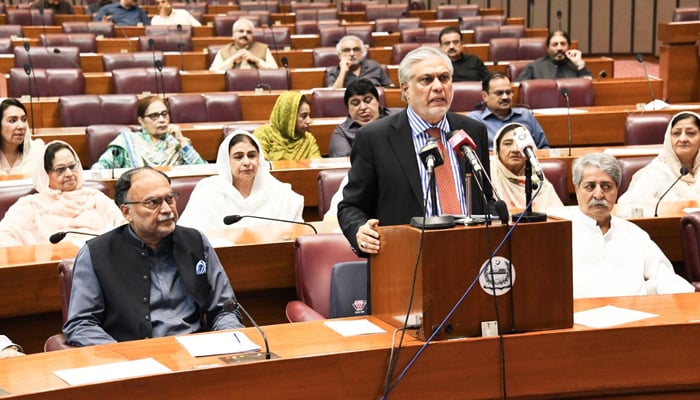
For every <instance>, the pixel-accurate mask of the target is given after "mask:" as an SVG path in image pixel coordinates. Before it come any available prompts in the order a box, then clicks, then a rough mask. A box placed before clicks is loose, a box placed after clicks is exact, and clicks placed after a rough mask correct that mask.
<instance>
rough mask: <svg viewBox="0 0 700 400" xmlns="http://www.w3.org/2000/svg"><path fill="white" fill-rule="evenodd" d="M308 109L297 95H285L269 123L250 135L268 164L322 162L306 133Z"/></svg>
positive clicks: (276, 103) (313, 140)
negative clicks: (310, 160) (253, 137)
mask: <svg viewBox="0 0 700 400" xmlns="http://www.w3.org/2000/svg"><path fill="white" fill-rule="evenodd" d="M310 125H311V105H310V104H309V100H308V99H307V98H306V96H304V95H303V94H301V93H299V92H284V93H282V94H280V96H279V97H278V98H277V102H275V107H274V108H273V109H272V112H271V113H270V123H269V124H266V125H263V126H261V127H259V128H257V129H256V130H255V131H254V132H253V134H254V135H255V137H256V138H257V139H258V141H259V142H260V146H261V150H262V151H263V152H264V153H265V155H266V156H267V159H268V160H270V161H277V160H306V159H310V158H321V150H319V148H318V143H317V142H316V138H315V137H314V135H313V134H312V133H311V132H309V126H310Z"/></svg>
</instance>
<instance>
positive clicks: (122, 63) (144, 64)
mask: <svg viewBox="0 0 700 400" xmlns="http://www.w3.org/2000/svg"><path fill="white" fill-rule="evenodd" d="M154 59H156V60H160V61H161V63H162V62H163V52H162V51H156V52H155V54H154V52H152V51H137V52H133V53H106V54H103V55H102V63H103V64H104V71H105V72H111V71H113V70H115V69H123V68H138V67H141V68H148V67H151V68H153V66H154V65H155V64H154V61H153V60H154Z"/></svg>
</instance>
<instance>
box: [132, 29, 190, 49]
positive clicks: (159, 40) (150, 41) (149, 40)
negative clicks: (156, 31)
mask: <svg viewBox="0 0 700 400" xmlns="http://www.w3.org/2000/svg"><path fill="white" fill-rule="evenodd" d="M154 49H155V50H156V51H192V37H191V36H187V35H180V34H177V33H171V34H162V35H156V36H140V37H139V50H141V51H152V50H154Z"/></svg>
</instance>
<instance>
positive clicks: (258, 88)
mask: <svg viewBox="0 0 700 400" xmlns="http://www.w3.org/2000/svg"><path fill="white" fill-rule="evenodd" d="M263 89H267V92H268V93H272V86H270V85H268V84H267V83H263V82H260V83H258V85H257V86H256V87H255V92H256V93H262V91H263Z"/></svg>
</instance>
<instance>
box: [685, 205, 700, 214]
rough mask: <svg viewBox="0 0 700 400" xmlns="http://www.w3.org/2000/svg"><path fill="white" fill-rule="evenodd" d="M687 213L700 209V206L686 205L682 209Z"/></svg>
mask: <svg viewBox="0 0 700 400" xmlns="http://www.w3.org/2000/svg"><path fill="white" fill-rule="evenodd" d="M682 211H683V212H684V213H686V214H690V213H694V212H698V211H700V208H697V207H686V208H684V209H683V210H682Z"/></svg>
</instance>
